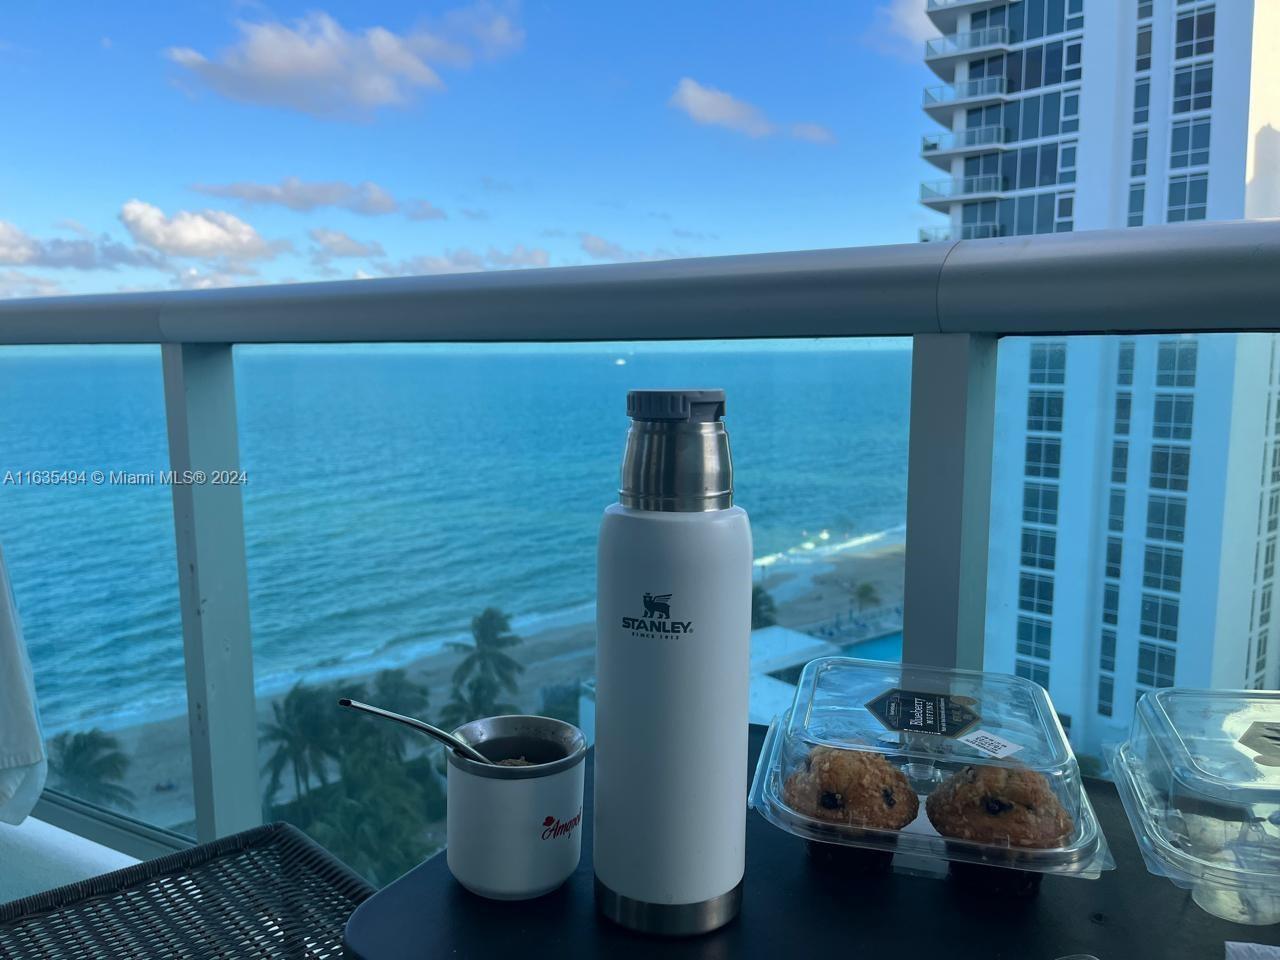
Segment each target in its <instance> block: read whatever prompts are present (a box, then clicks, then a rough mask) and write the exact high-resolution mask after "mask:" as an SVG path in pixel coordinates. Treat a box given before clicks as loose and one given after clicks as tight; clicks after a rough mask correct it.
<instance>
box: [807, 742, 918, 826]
mask: <svg viewBox="0 0 1280 960" xmlns="http://www.w3.org/2000/svg"><path fill="white" fill-rule="evenodd" d="M782 796H783V799H784V800H786V802H787V805H788V806H789V807H791V809H792V810H795V811H796V812H798V813H803V814H805V815H806V816H809V817H813V818H814V819H815V820H827V821H829V822H831V823H844V824H849V825H850V826H857V827H871V828H874V829H877V830H901V829H902V828H903V827H905V826H906V825H907V824H908V823H910V822H911V821H912V820H914V819H915V818H916V814H918V813H919V812H920V801H919V800H918V799H916V795H915V791H913V790H912V789H911V784H910V783H908V782H907V778H906V777H905V776H904V775H903V773H902V771H901V770H899V769H898V768H897V767H895V766H894V765H893V764H891V763H890V762H889V761H888V760H886V759H885V758H884V757H883V756H881V755H880V754H878V753H872V752H870V751H864V750H840V749H837V748H835V747H814V748H813V749H812V750H811V751H810V752H809V756H808V757H807V758H805V763H804V766H803V767H801V768H800V769H799V770H797V771H796V772H795V773H793V774H792V775H791V776H789V777H788V778H787V782H786V783H785V784H784V785H783V788H782Z"/></svg>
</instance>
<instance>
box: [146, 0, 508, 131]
mask: <svg viewBox="0 0 1280 960" xmlns="http://www.w3.org/2000/svg"><path fill="white" fill-rule="evenodd" d="M237 27H238V29H239V31H240V39H239V41H238V42H237V43H236V44H235V45H234V46H232V47H230V48H228V49H226V50H223V51H221V52H220V53H219V54H217V55H216V56H215V57H214V58H212V59H210V58H209V57H206V56H205V55H204V54H202V53H200V52H199V51H196V50H193V49H191V48H190V47H171V48H170V49H168V50H167V51H165V55H166V56H167V57H168V58H169V59H170V60H171V61H172V62H174V63H176V64H177V65H178V66H179V67H181V68H183V69H184V70H186V71H188V73H189V74H190V75H191V76H193V77H195V78H196V79H198V80H199V81H200V82H202V83H204V84H205V85H206V86H208V87H209V88H211V89H212V90H214V91H215V92H217V93H219V94H222V95H223V96H225V97H229V98H231V99H233V100H240V101H243V102H246V103H257V104H265V105H268V106H277V107H286V108H289V109H292V110H298V111H301V112H303V113H309V114H312V115H314V116H319V117H329V118H356V117H361V116H367V115H369V114H370V113H372V112H374V111H376V110H378V109H379V108H382V107H397V106H404V105H406V104H408V103H411V102H412V101H413V100H414V99H416V98H417V96H418V95H419V94H420V93H423V92H426V91H431V90H440V89H442V88H443V87H444V82H443V80H441V78H440V74H439V73H438V72H437V70H436V67H435V65H436V64H440V65H447V66H454V67H465V66H468V65H469V64H471V63H472V62H473V61H474V60H475V59H476V58H477V57H486V58H492V57H497V56H500V55H502V54H505V53H508V52H510V51H512V50H515V49H517V48H519V47H520V45H521V44H522V43H523V42H524V32H523V30H521V29H520V27H519V26H518V25H517V24H516V23H515V22H514V20H513V19H512V17H511V16H509V15H507V14H505V13H501V12H499V11H498V10H497V9H496V8H495V7H493V6H492V5H491V4H477V5H474V6H471V7H468V8H465V9H463V10H459V11H454V12H453V13H451V14H449V15H447V16H446V17H445V18H444V19H443V20H442V21H441V22H440V24H439V26H438V27H437V28H434V29H430V30H429V29H425V28H421V29H415V30H412V31H409V32H406V33H402V34H401V33H395V32H394V31H391V30H388V29H387V28H385V27H369V28H366V29H364V30H360V31H349V30H347V29H346V28H345V27H343V26H342V24H340V23H339V22H338V21H337V20H335V19H334V18H333V17H331V16H330V15H329V14H327V13H323V12H319V11H315V12H312V13H309V14H307V15H306V16H304V17H302V18H301V19H298V20H295V21H293V23H292V24H285V23H280V22H274V21H273V22H264V23H250V22H245V21H241V22H240V23H238V24H237Z"/></svg>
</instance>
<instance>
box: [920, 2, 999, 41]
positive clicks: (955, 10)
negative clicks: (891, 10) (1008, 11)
mask: <svg viewBox="0 0 1280 960" xmlns="http://www.w3.org/2000/svg"><path fill="white" fill-rule="evenodd" d="M1004 2H1005V0H928V3H927V4H926V5H925V12H926V13H928V15H929V19H930V21H932V23H933V25H934V26H935V27H937V28H938V30H939V31H940V32H941V33H955V32H956V28H957V27H958V26H959V24H960V18H961V17H962V16H964V15H966V14H970V13H976V12H977V11H979V10H986V9H989V8H990V7H997V6H1000V5H1001V4H1002V3H1004Z"/></svg>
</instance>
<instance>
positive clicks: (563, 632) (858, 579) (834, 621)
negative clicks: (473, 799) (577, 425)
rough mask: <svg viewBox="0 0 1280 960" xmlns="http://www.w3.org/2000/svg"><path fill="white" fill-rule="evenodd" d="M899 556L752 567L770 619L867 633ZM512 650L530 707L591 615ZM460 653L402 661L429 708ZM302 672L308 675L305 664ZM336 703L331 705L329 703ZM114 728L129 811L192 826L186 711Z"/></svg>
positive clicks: (885, 553)
mask: <svg viewBox="0 0 1280 960" xmlns="http://www.w3.org/2000/svg"><path fill="white" fill-rule="evenodd" d="M903 560H904V546H903V545H902V544H901V543H887V544H872V545H868V546H866V547H863V548H859V549H853V550H848V551H845V552H837V553H833V554H831V555H829V556H824V557H820V558H819V557H814V558H812V559H808V558H806V559H804V560H803V561H796V562H790V563H777V564H774V565H771V566H767V567H761V568H758V570H757V575H756V583H757V584H759V585H761V586H763V587H764V588H765V589H766V590H767V591H768V592H769V594H770V595H771V596H772V597H773V598H774V603H775V606H776V614H777V621H778V623H779V624H781V625H783V626H787V627H791V628H793V629H796V630H802V631H805V632H812V633H815V634H821V633H823V632H824V631H831V630H835V629H839V630H845V629H848V628H854V629H855V630H860V631H862V632H861V633H859V634H858V636H864V635H865V636H871V635H874V634H875V632H876V631H877V630H878V631H879V632H882V633H883V632H891V631H892V630H893V629H897V627H896V626H895V625H894V621H895V618H896V617H898V616H900V608H901V604H902V577H903ZM862 584H870V585H871V586H872V587H873V588H874V590H875V594H876V597H877V599H878V603H877V604H875V607H876V609H875V610H874V611H866V610H862V609H860V605H859V603H858V599H857V597H856V592H857V589H858V587H859V585H862ZM864 599H865V598H864ZM864 605H865V604H864ZM862 621H867V622H865V623H864V622H862ZM899 623H900V621H899ZM512 653H513V655H514V656H515V657H516V658H517V659H518V660H520V661H521V662H522V663H523V664H524V665H525V672H524V673H523V674H522V675H521V677H520V690H519V693H518V694H517V695H515V696H514V697H512V698H510V699H511V700H512V702H514V703H516V704H517V705H518V706H519V707H520V709H522V710H527V711H531V712H532V711H536V710H537V709H538V707H539V705H540V703H541V694H542V689H543V688H544V687H547V686H550V685H552V684H562V683H565V682H571V681H574V680H581V679H585V678H587V677H590V676H591V675H592V674H593V673H594V671H595V624H594V623H592V622H588V621H584V622H581V623H576V624H570V625H562V626H557V627H551V628H548V629H545V630H542V631H538V632H534V633H530V634H528V635H526V636H524V638H523V643H521V644H520V646H519V647H517V648H515V649H514V650H513V651H512ZM459 656H460V655H459V654H457V653H455V652H452V651H440V652H435V653H431V654H428V655H425V656H423V657H421V658H419V659H417V660H414V661H412V662H411V663H410V664H409V665H408V666H407V668H406V669H407V670H408V672H409V675H410V677H411V678H412V679H413V680H414V681H416V682H418V683H421V684H423V685H424V686H426V687H427V688H428V689H429V690H430V696H431V701H430V707H429V709H428V714H429V715H430V716H434V715H435V713H436V712H437V711H438V710H439V709H440V708H441V707H442V706H444V704H445V703H446V702H447V701H448V700H449V695H450V689H451V680H450V678H451V676H452V673H453V669H454V666H455V665H456V663H457V661H458V658H459ZM301 679H302V680H303V681H304V682H306V680H307V677H306V676H305V674H304V675H303V676H302V677H301ZM365 679H367V675H354V676H352V677H351V678H350V680H351V681H352V682H359V681H361V680H365ZM271 703H272V699H271V698H262V699H260V700H259V701H258V720H259V723H262V722H265V721H266V720H268V719H269V718H270V715H271ZM334 709H335V710H336V709H338V708H337V706H336V705H335V707H334ZM116 735H117V736H118V737H119V739H120V741H121V744H122V746H123V748H124V750H125V752H126V753H127V754H128V755H129V756H130V758H131V764H130V769H129V774H128V777H127V780H126V783H125V785H126V786H128V787H129V789H131V790H132V791H133V793H134V795H135V798H136V799H135V809H134V810H133V811H132V815H133V816H135V817H137V818H138V819H141V820H143V821H146V822H148V823H153V824H157V825H161V826H166V827H170V828H174V829H177V830H180V831H182V832H186V833H191V832H194V830H193V827H192V822H193V819H194V808H193V801H192V790H191V772H190V771H191V762H190V750H189V746H188V735H187V719H186V717H185V716H179V717H171V718H167V719H164V720H157V721H155V722H152V723H147V724H142V725H139V726H136V727H132V728H127V729H123V730H120V731H117V733H116ZM268 756H269V751H268V750H266V749H264V748H262V747H259V764H260V765H261V764H262V763H265V762H266V760H267V758H268Z"/></svg>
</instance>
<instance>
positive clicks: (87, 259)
mask: <svg viewBox="0 0 1280 960" xmlns="http://www.w3.org/2000/svg"><path fill="white" fill-rule="evenodd" d="M72 223H74V221H70V222H67V223H66V225H67V227H68V229H72V230H74V231H76V232H78V233H80V237H79V239H75V240H66V239H63V238H62V237H54V238H52V239H49V240H42V239H40V238H39V237H34V236H32V235H31V234H29V233H27V232H26V231H25V230H23V229H22V228H21V227H18V226H17V225H15V224H12V223H9V222H8V221H5V220H0V266H11V267H52V268H54V269H70V270H114V269H116V268H117V267H156V268H159V269H164V268H165V266H166V264H165V262H164V258H163V257H162V256H160V255H159V254H158V253H154V252H152V251H150V250H139V249H138V248H136V247H128V246H126V245H124V244H123V243H120V242H119V241H117V240H112V239H111V238H110V237H108V236H106V235H105V234H104V235H102V236H100V237H98V238H96V239H93V238H91V237H90V236H89V235H88V231H87V230H86V229H85V228H84V227H83V226H80V225H79V224H76V225H75V226H71V224H72Z"/></svg>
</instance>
